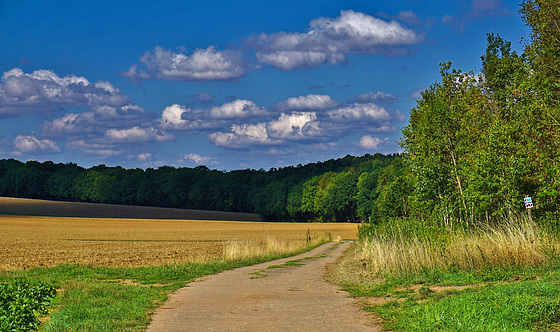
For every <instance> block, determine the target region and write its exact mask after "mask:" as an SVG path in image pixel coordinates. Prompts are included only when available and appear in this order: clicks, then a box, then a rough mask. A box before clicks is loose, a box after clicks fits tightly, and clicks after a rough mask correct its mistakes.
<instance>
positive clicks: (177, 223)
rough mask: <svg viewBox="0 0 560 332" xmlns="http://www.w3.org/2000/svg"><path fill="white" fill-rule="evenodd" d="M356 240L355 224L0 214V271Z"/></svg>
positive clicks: (177, 259)
mask: <svg viewBox="0 0 560 332" xmlns="http://www.w3.org/2000/svg"><path fill="white" fill-rule="evenodd" d="M308 232H309V235H311V236H312V237H316V236H323V235H325V234H330V235H331V236H332V237H333V238H341V239H356V236H357V225H356V224H346V223H341V224H300V223H264V222H237V221H198V220H151V219H114V218H73V217H37V216H13V215H0V243H2V246H1V247H0V271H9V270H17V269H26V268H32V267H37V266H56V265H60V264H83V265H89V266H113V267H137V266H158V265H165V264H174V263H177V264H180V263H185V262H200V261H206V260H208V259H217V258H223V257H224V255H225V254H226V253H225V251H226V247H231V246H232V244H236V243H248V242H252V243H260V244H262V245H267V242H271V241H272V242H282V243H295V244H296V245H297V244H299V243H301V244H302V246H305V244H306V241H307V235H308Z"/></svg>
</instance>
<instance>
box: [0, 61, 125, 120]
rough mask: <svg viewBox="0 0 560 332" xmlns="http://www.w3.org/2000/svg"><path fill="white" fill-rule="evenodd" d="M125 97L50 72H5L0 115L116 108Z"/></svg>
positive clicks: (0, 88)
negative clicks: (59, 108) (58, 108)
mask: <svg viewBox="0 0 560 332" xmlns="http://www.w3.org/2000/svg"><path fill="white" fill-rule="evenodd" d="M129 103H130V100H129V98H128V96H126V95H125V94H123V93H122V91H121V90H119V89H118V88H116V87H115V86H114V85H112V84H111V83H109V82H105V81H102V82H97V83H95V84H92V83H90V82H89V81H88V80H87V79H86V78H84V77H78V76H75V75H67V76H64V77H60V76H58V75H57V74H56V73H54V72H53V71H51V70H37V71H34V72H33V73H30V74H26V73H24V72H23V70H21V69H19V68H14V69H12V70H10V71H7V72H4V74H3V75H2V79H1V81H0V114H2V113H4V114H14V115H17V114H20V113H24V112H31V111H43V110H45V109H50V108H51V107H52V106H55V105H75V106H82V105H86V106H90V107H92V106H99V105H106V106H112V107H119V106H123V105H126V104H129Z"/></svg>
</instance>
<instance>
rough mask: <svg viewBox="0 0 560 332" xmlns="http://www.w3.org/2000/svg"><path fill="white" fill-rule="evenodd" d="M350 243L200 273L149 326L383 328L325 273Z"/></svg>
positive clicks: (159, 328) (156, 328) (192, 328)
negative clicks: (283, 257) (274, 259)
mask: <svg viewBox="0 0 560 332" xmlns="http://www.w3.org/2000/svg"><path fill="white" fill-rule="evenodd" d="M349 245H350V243H348V242H346V243H341V244H338V243H328V244H325V245H323V246H320V247H318V248H316V249H314V250H312V251H310V252H307V253H304V254H301V255H298V256H294V257H290V258H285V259H280V260H276V261H272V262H268V263H263V264H258V265H253V266H249V267H243V268H239V269H236V270H231V271H226V272H223V273H219V274H216V275H212V276H209V277H206V278H202V279H199V280H197V281H195V282H193V283H191V284H189V285H188V286H187V287H184V288H182V289H180V290H178V291H177V292H175V293H174V294H173V295H172V296H171V297H170V299H169V300H168V301H167V302H166V303H165V304H164V305H163V306H162V307H161V308H159V309H158V310H157V312H156V314H155V316H154V319H153V322H152V324H151V325H150V326H149V327H148V330H147V331H148V332H158V331H166V332H167V331H323V332H324V331H381V327H379V326H377V325H375V324H374V323H373V319H372V317H371V316H368V315H367V313H365V312H363V311H361V310H360V309H359V306H358V305H357V304H356V303H355V302H354V301H353V300H352V299H351V298H350V296H349V295H348V293H346V292H344V291H342V290H341V289H340V288H339V287H338V286H335V285H333V284H331V283H328V282H327V281H326V280H325V278H324V275H325V272H326V267H327V265H329V264H333V263H334V262H336V260H337V259H338V258H339V257H341V255H342V254H343V253H344V251H345V250H346V249H347V248H348V246H349Z"/></svg>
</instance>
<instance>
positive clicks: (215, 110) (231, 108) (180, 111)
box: [157, 99, 271, 131]
mask: <svg viewBox="0 0 560 332" xmlns="http://www.w3.org/2000/svg"><path fill="white" fill-rule="evenodd" d="M270 116H271V113H270V112H269V111H268V110H267V109H266V108H264V107H261V106H258V105H257V104H255V103H254V102H252V101H250V100H243V99H237V100H234V101H232V102H229V103H225V104H223V105H220V106H213V107H210V108H207V109H197V108H190V107H187V106H183V105H179V104H173V105H171V106H167V107H166V108H165V109H164V110H163V111H162V113H161V119H159V120H158V122H157V123H158V126H159V127H160V128H162V129H167V130H182V131H205V130H209V129H217V128H223V127H228V126H230V123H231V122H232V121H236V120H242V119H249V118H255V117H270Z"/></svg>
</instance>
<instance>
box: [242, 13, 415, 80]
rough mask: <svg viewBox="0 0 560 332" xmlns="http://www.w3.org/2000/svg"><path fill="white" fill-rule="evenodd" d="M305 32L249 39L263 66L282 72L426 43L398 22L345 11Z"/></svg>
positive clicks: (315, 22)
mask: <svg viewBox="0 0 560 332" xmlns="http://www.w3.org/2000/svg"><path fill="white" fill-rule="evenodd" d="M309 26H310V28H309V30H308V31H307V32H306V33H298V32H293V33H288V32H277V33H273V34H264V33H263V34H260V35H255V36H252V37H250V38H248V39H247V43H248V44H249V45H251V46H252V47H253V48H255V49H256V50H257V54H256V56H257V59H258V61H259V62H260V63H265V64H269V65H272V66H275V67H278V68H280V69H282V70H293V69H297V68H302V67H315V66H318V65H320V64H324V63H329V64H332V65H334V64H340V63H344V62H346V61H347V59H346V54H349V53H362V54H403V53H407V48H406V47H408V46H411V45H415V44H418V43H420V42H422V41H423V40H424V37H423V35H421V34H419V33H417V32H415V31H413V30H411V29H408V28H406V27H405V26H403V25H402V24H400V23H399V22H397V21H390V22H387V21H384V20H382V19H379V18H376V17H373V16H370V15H367V14H363V13H360V12H354V11H352V10H343V11H341V12H340V16H339V17H338V18H336V19H332V18H318V19H315V20H313V21H311V22H310V24H309Z"/></svg>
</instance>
